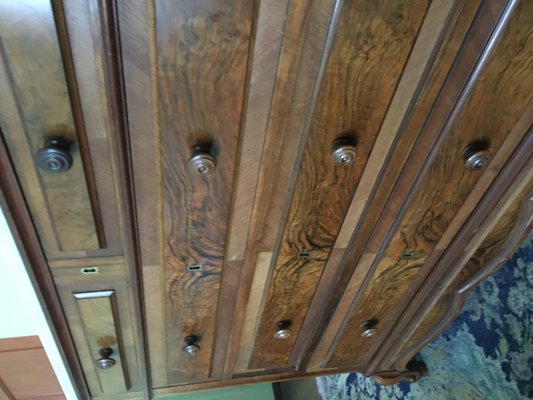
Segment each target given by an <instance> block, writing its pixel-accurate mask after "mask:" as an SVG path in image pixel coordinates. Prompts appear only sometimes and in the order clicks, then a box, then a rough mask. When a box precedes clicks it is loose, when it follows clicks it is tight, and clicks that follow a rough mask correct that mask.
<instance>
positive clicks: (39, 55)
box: [0, 1, 100, 252]
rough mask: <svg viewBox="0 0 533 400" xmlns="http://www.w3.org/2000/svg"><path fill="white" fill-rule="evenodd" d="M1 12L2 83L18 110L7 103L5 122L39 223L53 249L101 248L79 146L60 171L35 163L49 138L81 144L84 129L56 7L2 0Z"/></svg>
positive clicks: (1, 112)
mask: <svg viewBox="0 0 533 400" xmlns="http://www.w3.org/2000/svg"><path fill="white" fill-rule="evenodd" d="M0 10H1V11H0V26H1V28H0V37H1V48H0V54H1V58H2V63H3V68H5V71H4V73H5V74H6V75H4V76H2V78H1V81H2V86H3V91H4V93H5V94H6V95H7V96H8V97H11V96H12V98H13V101H14V102H16V104H17V109H16V110H14V109H12V108H11V107H4V104H2V107H0V124H1V126H2V130H3V134H4V137H5V139H6V142H7V144H8V147H9V149H10V152H11V154H12V157H13V161H14V163H15V165H16V167H17V169H18V170H19V171H21V176H20V177H21V183H22V186H23V188H24V191H25V193H26V196H27V197H28V198H29V205H30V208H31V211H32V214H33V215H34V217H35V222H36V225H37V227H38V229H39V232H40V234H41V235H42V236H43V239H44V240H45V245H46V248H47V249H48V250H50V251H52V252H54V251H55V252H57V251H84V250H97V249H99V248H100V245H99V242H98V235H97V229H96V223H95V219H94V216H93V210H92V207H91V201H90V197H89V193H88V190H87V181H86V178H85V173H84V168H83V164H82V158H81V156H80V151H81V150H80V148H79V147H78V146H77V145H75V146H73V149H72V155H73V158H74V163H73V167H72V168H71V169H70V170H69V171H67V172H65V173H62V174H48V173H45V172H42V171H40V170H37V169H36V166H35V164H34V162H33V157H34V156H35V154H36V153H37V151H38V150H39V149H40V148H41V147H43V145H44V144H45V139H47V138H49V137H55V136H59V137H62V138H64V139H66V140H69V141H71V142H72V143H76V142H77V141H78V140H77V135H78V134H80V132H76V127H75V124H74V119H73V114H72V108H71V105H70V101H69V96H75V95H76V94H75V93H69V90H68V87H67V82H66V78H65V73H64V66H63V63H62V58H61V53H60V49H59V43H58V37H57V31H56V27H55V22H54V16H53V14H52V8H51V5H50V3H49V2H45V1H37V2H28V1H17V2H15V1H8V2H2V4H1V6H0ZM69 61H70V60H69ZM4 101H9V100H4ZM86 161H87V162H89V160H86ZM25 170H26V171H25ZM37 182H38V184H37V185H35V183H37ZM33 198H35V199H33ZM42 205H44V206H45V207H44V209H43V208H41V207H42ZM43 214H44V217H40V216H41V215H43ZM46 214H49V218H50V220H51V221H50V222H51V223H52V231H50V229H49V227H48V226H47V224H48V223H49V221H48V220H47V216H46ZM50 234H52V235H50Z"/></svg>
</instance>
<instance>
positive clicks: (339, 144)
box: [331, 138, 357, 165]
mask: <svg viewBox="0 0 533 400" xmlns="http://www.w3.org/2000/svg"><path fill="white" fill-rule="evenodd" d="M332 147H333V152H332V153H331V160H332V161H333V164H335V165H350V164H353V162H354V161H355V160H356V159H357V149H356V147H355V140H353V139H352V138H339V139H335V140H334V141H333V145H332Z"/></svg>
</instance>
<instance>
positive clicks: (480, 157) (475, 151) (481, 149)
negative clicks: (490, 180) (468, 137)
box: [463, 142, 491, 171]
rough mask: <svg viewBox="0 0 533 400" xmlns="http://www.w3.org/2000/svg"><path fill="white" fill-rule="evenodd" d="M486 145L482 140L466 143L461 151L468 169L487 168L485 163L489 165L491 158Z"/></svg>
mask: <svg viewBox="0 0 533 400" xmlns="http://www.w3.org/2000/svg"><path fill="white" fill-rule="evenodd" d="M487 147H488V146H487V145H486V144H485V143H482V142H476V143H472V144H470V145H468V146H467V147H466V148H465V149H464V151H463V155H464V158H465V168H466V169H468V170H470V171H479V170H482V169H485V168H487V165H489V163H490V160H491V157H490V153H489V152H488V151H487Z"/></svg>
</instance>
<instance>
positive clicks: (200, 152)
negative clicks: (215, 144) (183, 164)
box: [187, 145, 217, 175]
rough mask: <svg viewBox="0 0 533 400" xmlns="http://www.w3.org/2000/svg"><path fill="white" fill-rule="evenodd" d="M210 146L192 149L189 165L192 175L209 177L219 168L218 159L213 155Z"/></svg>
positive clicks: (199, 146)
mask: <svg viewBox="0 0 533 400" xmlns="http://www.w3.org/2000/svg"><path fill="white" fill-rule="evenodd" d="M209 147H210V146H207V145H198V146H194V147H193V148H192V156H191V158H190V160H189V162H188V164H187V168H188V169H189V172H190V173H191V174H195V175H208V174H211V173H213V171H214V170H215V168H216V166H217V160H216V158H215V157H214V156H213V155H212V154H211V151H210V148H209Z"/></svg>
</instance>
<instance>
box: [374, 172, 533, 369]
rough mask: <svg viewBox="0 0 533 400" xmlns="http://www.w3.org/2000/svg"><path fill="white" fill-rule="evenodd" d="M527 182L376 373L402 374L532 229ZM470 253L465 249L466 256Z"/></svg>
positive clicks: (532, 187) (531, 187)
mask: <svg viewBox="0 0 533 400" xmlns="http://www.w3.org/2000/svg"><path fill="white" fill-rule="evenodd" d="M532 179H533V178H532V177H531V172H530V176H529V178H527V179H526V180H524V182H522V186H525V189H522V188H519V189H518V190H516V191H515V192H514V193H512V194H510V195H509V199H508V200H506V201H505V202H504V204H503V206H502V207H501V209H500V210H499V211H498V213H497V214H498V215H497V216H496V217H495V218H494V219H495V221H494V220H491V219H489V220H488V221H486V222H484V224H487V225H488V226H489V228H488V229H487V228H486V227H485V226H481V227H480V232H486V231H487V230H489V232H488V233H486V234H485V233H482V234H483V235H485V238H484V239H483V241H482V242H481V244H480V245H479V247H478V248H477V249H476V250H475V252H474V253H473V255H472V257H471V258H470V259H468V261H466V264H464V265H462V266H461V268H460V270H459V271H458V272H457V273H456V276H455V279H454V280H453V281H452V282H451V283H450V284H449V285H448V287H447V288H445V289H444V290H443V293H442V294H441V295H439V299H438V300H437V301H436V302H435V303H434V304H433V305H432V306H431V307H424V308H425V310H423V311H422V312H418V313H417V314H416V317H415V321H413V322H412V324H411V326H410V327H409V328H408V331H407V332H406V333H404V334H402V335H401V338H400V342H399V343H398V344H397V345H396V346H395V347H394V349H393V350H392V351H391V352H389V353H388V354H387V357H386V358H385V359H384V360H382V361H381V363H380V364H381V366H380V367H379V368H378V370H382V371H387V370H398V371H402V370H404V368H403V367H404V366H405V365H406V364H407V362H408V361H409V360H410V359H411V358H412V357H413V356H414V355H415V354H416V353H417V352H418V351H419V349H421V348H422V347H423V346H425V345H426V344H428V343H430V342H431V341H433V340H434V339H435V338H436V337H438V335H440V334H441V333H442V332H443V331H444V329H446V327H447V326H448V325H449V324H450V323H451V322H452V321H453V320H454V319H455V317H456V316H457V314H458V313H459V312H460V311H461V309H462V307H463V304H464V302H465V300H466V297H467V295H468V293H469V292H470V290H472V289H473V288H475V287H476V286H477V285H478V284H480V283H481V282H482V281H483V280H484V279H485V278H487V277H488V276H489V274H491V273H493V272H494V271H496V270H497V269H498V268H500V267H501V266H503V265H504V262H505V260H506V259H507V258H509V256H510V255H511V254H513V253H514V252H515V251H516V248H517V246H518V245H520V244H521V243H522V242H523V240H524V238H525V237H527V235H528V234H529V232H530V231H531V228H532V227H533V182H532ZM468 251H469V250H468V249H466V250H465V253H467V252H468Z"/></svg>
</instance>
